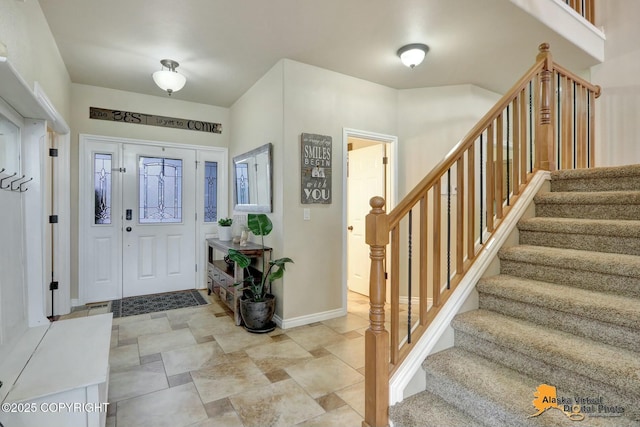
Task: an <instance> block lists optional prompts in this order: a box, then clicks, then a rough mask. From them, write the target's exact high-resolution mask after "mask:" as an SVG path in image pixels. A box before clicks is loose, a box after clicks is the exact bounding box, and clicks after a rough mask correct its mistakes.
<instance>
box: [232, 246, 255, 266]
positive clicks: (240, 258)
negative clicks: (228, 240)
mask: <svg viewBox="0 0 640 427" xmlns="http://www.w3.org/2000/svg"><path fill="white" fill-rule="evenodd" d="M229 259H230V260H231V261H233V262H235V263H236V264H238V267H240V268H247V267H249V264H251V259H250V258H249V257H248V256H246V255H245V254H243V253H240V252H238V251H237V250H235V249H229Z"/></svg>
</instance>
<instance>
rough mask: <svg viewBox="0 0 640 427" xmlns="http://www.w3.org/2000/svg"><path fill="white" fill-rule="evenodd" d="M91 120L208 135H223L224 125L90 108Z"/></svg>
mask: <svg viewBox="0 0 640 427" xmlns="http://www.w3.org/2000/svg"><path fill="white" fill-rule="evenodd" d="M89 118H90V119H97V120H108V121H111V122H123V123H133V124H137V125H149V126H161V127H165V128H175V129H186V130H195V131H198V132H207V133H222V124H220V123H211V122H203V121H200V120H189V119H179V118H176V117H164V116H155V115H153V114H145V113H133V112H131V111H122V110H108V109H106V108H97V107H89Z"/></svg>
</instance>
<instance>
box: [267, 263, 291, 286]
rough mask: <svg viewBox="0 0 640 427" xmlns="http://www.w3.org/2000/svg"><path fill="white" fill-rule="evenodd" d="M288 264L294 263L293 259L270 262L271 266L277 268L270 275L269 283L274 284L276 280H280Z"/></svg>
mask: <svg viewBox="0 0 640 427" xmlns="http://www.w3.org/2000/svg"><path fill="white" fill-rule="evenodd" d="M288 262H290V263H293V260H292V259H291V258H278V259H274V260H272V261H269V264H271V265H272V266H274V267H275V268H274V269H272V270H271V273H270V274H269V278H268V280H269V282H273V281H274V280H278V279H280V278H282V276H284V271H285V264H286V263H288Z"/></svg>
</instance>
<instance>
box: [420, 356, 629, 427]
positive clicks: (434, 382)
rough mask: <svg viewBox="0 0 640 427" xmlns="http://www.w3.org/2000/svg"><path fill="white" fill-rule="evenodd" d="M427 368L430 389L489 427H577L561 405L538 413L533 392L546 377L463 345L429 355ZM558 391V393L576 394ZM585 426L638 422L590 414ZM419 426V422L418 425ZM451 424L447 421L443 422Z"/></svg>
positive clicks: (626, 424) (428, 388)
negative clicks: (480, 354)
mask: <svg viewBox="0 0 640 427" xmlns="http://www.w3.org/2000/svg"><path fill="white" fill-rule="evenodd" d="M423 367H424V369H425V372H426V376H427V390H428V391H430V392H432V393H434V394H438V395H440V396H441V397H442V398H443V399H444V400H446V401H448V402H449V403H451V404H454V405H456V406H458V407H459V408H460V409H461V411H465V412H466V413H467V414H469V415H471V416H472V417H474V418H475V419H477V420H478V421H481V422H483V423H484V424H485V425H486V426H508V427H512V426H513V427H516V426H574V427H575V425H576V423H575V421H571V420H569V419H568V417H567V416H566V415H564V414H562V413H561V412H560V411H558V410H556V409H549V410H547V411H546V412H544V413H543V414H541V415H540V416H538V417H533V418H530V416H531V415H533V414H535V413H536V412H537V410H536V408H535V407H534V406H533V403H532V402H533V400H534V398H535V396H534V392H535V391H536V390H537V388H538V387H539V386H540V385H541V384H544V381H543V380H540V379H536V378H532V377H529V376H526V375H523V374H521V373H519V372H517V371H514V370H512V369H509V368H507V367H504V366H501V365H499V364H496V363H493V362H491V361H489V360H487V359H485V358H483V357H480V356H477V355H474V354H472V353H470V352H468V351H465V350H463V349H460V348H456V347H453V348H449V349H447V350H444V351H442V352H439V353H436V354H434V355H431V356H429V357H428V358H427V359H426V361H425V363H424V364H423ZM572 392H573V393H574V394H570V393H563V391H562V390H558V397H560V396H573V395H576V394H575V393H580V391H579V390H572ZM585 421H587V422H586V423H582V424H581V425H585V426H587V425H588V426H591V427H595V426H598V427H600V426H601V427H604V426H616V427H623V426H634V425H635V426H637V422H634V421H631V420H629V419H627V418H623V417H616V418H615V419H614V418H602V417H601V418H596V417H589V418H588V420H585ZM418 425H420V424H418ZM443 425H446V424H443Z"/></svg>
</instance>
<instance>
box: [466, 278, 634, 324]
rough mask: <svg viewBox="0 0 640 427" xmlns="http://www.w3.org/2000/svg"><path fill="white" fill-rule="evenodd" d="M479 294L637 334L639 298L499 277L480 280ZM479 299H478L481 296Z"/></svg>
mask: <svg viewBox="0 0 640 427" xmlns="http://www.w3.org/2000/svg"><path fill="white" fill-rule="evenodd" d="M477 289H478V292H480V294H481V295H482V294H490V295H495V296H498V297H501V298H504V299H509V300H515V301H520V302H523V303H526V304H530V305H532V306H540V307H546V308H549V309H552V310H556V311H560V312H564V313H570V314H574V315H578V316H581V317H585V318H589V319H593V320H597V321H600V322H603V323H610V324H612V325H617V326H623V327H627V328H633V329H637V330H638V332H640V299H638V298H629V297H623V296H619V295H612V294H607V293H603V292H596V291H590V290H586V289H579V288H575V287H572V286H563V285H558V284H555V283H547V282H541V281H536V280H529V279H523V278H519V277H514V276H509V275H506V274H499V275H497V276H491V277H487V278H483V279H481V280H480V282H479V283H478V285H477ZM481 298H482V296H481Z"/></svg>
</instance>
